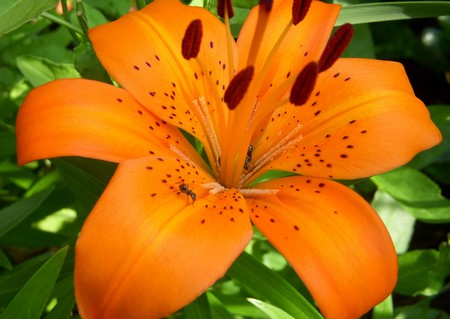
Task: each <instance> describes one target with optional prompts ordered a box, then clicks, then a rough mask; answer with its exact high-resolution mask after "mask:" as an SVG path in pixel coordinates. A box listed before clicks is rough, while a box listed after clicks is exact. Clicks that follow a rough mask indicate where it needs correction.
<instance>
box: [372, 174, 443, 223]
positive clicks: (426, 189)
mask: <svg viewBox="0 0 450 319" xmlns="http://www.w3.org/2000/svg"><path fill="white" fill-rule="evenodd" d="M372 181H373V182H374V183H375V184H377V186H378V187H379V188H381V189H382V190H384V191H385V192H387V193H388V194H389V195H391V196H392V197H393V198H395V199H396V200H397V201H398V202H399V203H400V204H401V205H402V206H403V207H404V208H405V209H406V210H407V211H408V212H409V213H410V214H412V215H413V216H414V217H416V218H417V219H420V220H421V221H424V222H430V223H442V222H450V200H448V199H447V198H445V197H443V196H442V195H441V189H440V188H439V186H438V185H437V184H436V183H435V182H433V180H431V179H430V178H429V177H427V176H426V175H424V174H423V173H421V172H419V171H418V170H415V169H412V168H408V167H402V168H399V169H396V170H393V171H391V172H388V173H385V174H382V175H378V176H374V177H372Z"/></svg>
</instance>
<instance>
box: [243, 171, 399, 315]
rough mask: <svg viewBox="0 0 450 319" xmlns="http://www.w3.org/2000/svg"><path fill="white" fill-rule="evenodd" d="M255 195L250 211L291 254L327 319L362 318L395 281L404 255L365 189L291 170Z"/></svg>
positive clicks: (263, 229) (278, 245)
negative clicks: (293, 173)
mask: <svg viewBox="0 0 450 319" xmlns="http://www.w3.org/2000/svg"><path fill="white" fill-rule="evenodd" d="M258 188H268V189H279V191H278V193H277V195H275V196H267V197H264V198H262V197H261V198H258V199H248V205H249V208H250V210H251V212H252V213H251V219H252V221H253V223H254V224H255V225H256V227H258V229H259V230H261V232H262V233H263V234H264V235H265V236H266V237H267V239H268V240H269V241H270V242H271V243H272V244H273V245H274V246H275V247H276V248H277V249H278V250H279V251H280V252H281V253H282V254H283V255H284V256H285V257H286V259H287V260H288V261H289V263H290V264H291V265H292V266H293V268H294V269H295V271H296V272H297V273H298V275H299V276H300V277H301V278H302V280H303V282H304V283H305V285H306V286H307V288H308V289H309V291H310V292H311V294H312V296H313V298H314V299H315V301H316V302H317V304H318V306H319V308H320V310H321V311H322V313H323V314H324V316H325V318H327V319H333V318H336V319H346V318H359V317H360V316H362V315H363V314H364V313H366V312H367V311H369V310H370V308H372V307H373V306H375V305H376V304H377V303H379V302H381V301H382V300H384V299H385V298H386V297H387V296H388V295H389V294H390V292H391V291H392V289H393V288H394V286H395V283H396V278H397V258H396V254H395V250H394V246H393V244H392V241H391V239H390V237H389V234H388V232H387V230H386V228H385V227H384V225H383V223H382V221H381V220H380V218H379V217H378V215H377V214H376V212H375V211H374V210H373V209H372V208H371V206H370V205H369V204H368V203H367V202H365V201H364V199H362V198H361V197H360V196H359V195H357V194H356V193H355V192H353V191H352V190H350V189H349V188H347V187H345V186H343V185H341V184H339V183H337V182H334V181H330V180H326V179H318V178H306V177H300V176H296V177H288V178H283V179H278V180H273V181H269V182H266V183H263V184H261V185H259V186H258Z"/></svg>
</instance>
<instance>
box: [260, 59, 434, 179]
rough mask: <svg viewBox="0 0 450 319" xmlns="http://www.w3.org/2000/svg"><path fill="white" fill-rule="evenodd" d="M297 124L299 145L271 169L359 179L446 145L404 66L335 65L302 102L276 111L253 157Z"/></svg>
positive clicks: (343, 62) (367, 62) (373, 63)
mask: <svg viewBox="0 0 450 319" xmlns="http://www.w3.org/2000/svg"><path fill="white" fill-rule="evenodd" d="M299 127H300V129H299V130H298V134H297V135H298V136H301V140H300V141H299V142H298V143H297V144H296V145H297V146H296V147H293V148H291V150H289V151H285V152H284V153H283V154H282V155H281V156H279V157H278V158H276V159H275V160H273V161H272V162H271V163H270V165H269V166H268V167H266V169H281V170H287V171H293V172H297V173H300V174H302V175H307V176H316V177H327V178H344V179H352V178H361V177H367V176H371V175H375V174H379V173H382V172H385V171H387V170H390V169H393V168H395V167H398V166H400V165H403V164H405V163H407V162H408V161H410V160H411V159H412V158H413V157H414V156H415V155H416V154H417V153H419V152H421V151H423V150H426V149H428V148H430V147H432V146H434V145H436V144H438V143H439V142H440V141H441V134H440V132H439V131H438V129H437V128H436V126H435V125H434V124H433V122H431V120H430V116H429V112H428V110H427V109H426V107H425V106H424V105H423V103H422V102H421V101H420V100H419V99H417V98H416V97H415V96H414V95H413V91H412V88H411V85H410V84H409V81H408V78H407V76H406V73H405V71H404V69H403V67H402V65H401V64H398V63H394V62H386V61H376V60H364V59H340V60H338V62H337V63H336V64H335V65H334V66H333V67H331V68H330V69H329V70H328V71H326V72H324V73H323V74H321V75H320V76H319V80H318V83H317V85H316V89H315V91H314V92H313V94H312V96H311V98H310V99H309V101H308V102H307V103H306V104H305V105H303V106H301V107H293V106H286V107H282V108H279V109H278V110H276V111H275V112H274V114H273V115H272V118H271V119H270V120H269V123H268V125H267V128H266V129H265V130H264V132H263V133H262V134H261V136H260V137H259V142H258V143H256V144H255V151H254V158H256V159H257V158H258V156H260V154H263V153H264V152H267V150H268V149H269V148H270V147H273V145H277V143H279V142H280V141H281V140H282V138H284V137H285V136H287V135H288V134H290V132H293V130H294V128H297V129H298V128H299Z"/></svg>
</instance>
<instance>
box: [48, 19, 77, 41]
mask: <svg viewBox="0 0 450 319" xmlns="http://www.w3.org/2000/svg"><path fill="white" fill-rule="evenodd" d="M41 17H43V18H46V19H48V20H50V21H52V22H55V23H57V24H59V25H62V26H64V27H66V28H67V29H69V30H70V31H73V32H75V33H78V34H83V31H82V30H81V29H80V28H78V27H76V26H74V25H73V24H71V23H69V22H67V21H66V20H63V19H61V18H60V17H58V16H56V15H53V14H51V13H49V12H43V13H42V14H41ZM76 39H77V41H79V39H78V38H76Z"/></svg>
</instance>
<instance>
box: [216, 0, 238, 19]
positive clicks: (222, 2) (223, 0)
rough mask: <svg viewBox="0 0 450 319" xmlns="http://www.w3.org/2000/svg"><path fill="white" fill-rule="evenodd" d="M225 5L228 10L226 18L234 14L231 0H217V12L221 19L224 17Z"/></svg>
mask: <svg viewBox="0 0 450 319" xmlns="http://www.w3.org/2000/svg"><path fill="white" fill-rule="evenodd" d="M225 6H226V8H227V12H228V18H229V19H231V18H232V17H233V16H234V11H233V4H232V3H231V0H218V1H217V13H218V14H219V16H220V17H221V18H222V19H225Z"/></svg>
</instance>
